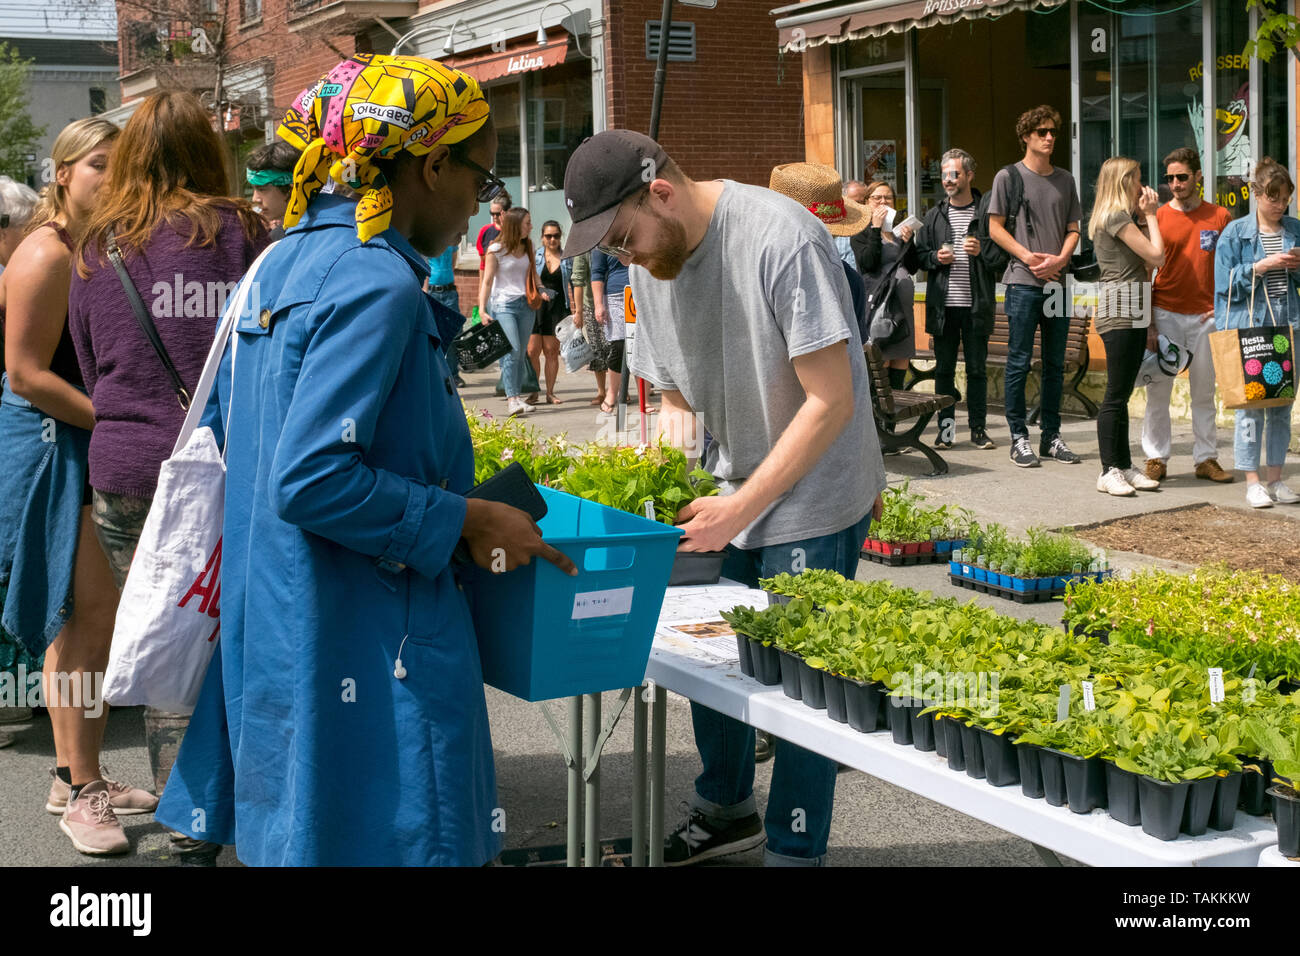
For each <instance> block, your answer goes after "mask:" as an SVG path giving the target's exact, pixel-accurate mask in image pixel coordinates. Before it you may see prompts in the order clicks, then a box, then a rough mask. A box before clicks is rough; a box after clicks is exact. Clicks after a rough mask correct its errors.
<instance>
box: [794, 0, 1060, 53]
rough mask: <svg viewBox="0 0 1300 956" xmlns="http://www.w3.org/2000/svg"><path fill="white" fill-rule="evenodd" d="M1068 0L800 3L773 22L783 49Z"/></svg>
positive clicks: (893, 31) (986, 15) (873, 35)
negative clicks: (778, 32)
mask: <svg viewBox="0 0 1300 956" xmlns="http://www.w3.org/2000/svg"><path fill="white" fill-rule="evenodd" d="M1065 2H1066V0H865V2H863V0H859V2H853V3H843V2H840V3H825V2H820V3H819V2H816V0H814V2H812V3H800V4H795V5H792V6H787V7H779V8H778V9H776V10H773V11H772V13H773V14H775V15H777V17H778V18H777V21H776V26H777V29H778V30H779V31H780V40H779V43H780V47H781V51H782V52H794V53H798V52H800V51H802V50H804V49H806V48H807V47H810V46H821V45H822V44H824V43H843V42H845V41H846V40H861V39H865V38H867V37H878V36H884V35H885V34H887V33H903V32H905V31H907V30H910V29H912V28H913V27H916V28H924V27H932V26H935V25H936V24H940V23H956V22H957V21H958V20H973V19H975V18H977V17H1000V16H1002V15H1003V14H1006V13H1010V12H1012V11H1013V10H1030V9H1046V8H1048V7H1056V6H1060V5H1061V4H1063V3H1065Z"/></svg>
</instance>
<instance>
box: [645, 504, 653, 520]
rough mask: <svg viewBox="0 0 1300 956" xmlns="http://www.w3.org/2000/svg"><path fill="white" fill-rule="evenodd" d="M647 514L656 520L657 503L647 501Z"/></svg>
mask: <svg viewBox="0 0 1300 956" xmlns="http://www.w3.org/2000/svg"><path fill="white" fill-rule="evenodd" d="M645 516H646V517H647V518H649V519H650V520H651V521H654V520H655V503H654V502H653V501H647V502H646V503H645Z"/></svg>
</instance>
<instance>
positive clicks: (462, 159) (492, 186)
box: [451, 153, 506, 218]
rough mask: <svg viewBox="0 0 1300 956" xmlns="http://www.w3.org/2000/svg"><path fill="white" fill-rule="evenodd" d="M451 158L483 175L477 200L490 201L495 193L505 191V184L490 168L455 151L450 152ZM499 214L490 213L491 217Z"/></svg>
mask: <svg viewBox="0 0 1300 956" xmlns="http://www.w3.org/2000/svg"><path fill="white" fill-rule="evenodd" d="M451 158H452V159H454V160H455V161H456V162H458V163H460V164H461V165H462V166H466V167H468V168H470V169H472V170H474V172H476V173H478V174H479V175H480V176H482V177H483V179H484V182H483V185H482V186H480V187H479V188H478V196H477V199H478V201H479V202H491V201H492V199H493V197H494V196H496V195H497V193H503V192H505V191H506V184H505V183H503V182H502V181H501V180H500V179H498V178H497V177H496V176H495V175H493V173H492V171H491V170H490V169H484V168H483V167H482V166H480V165H479V164H478V163H476V162H474V160H472V159H470V158H469V157H468V156H460V155H457V154H456V153H452V154H451ZM499 215H501V214H500V213H493V214H492V216H493V218H496V217H497V216H499Z"/></svg>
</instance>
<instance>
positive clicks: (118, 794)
mask: <svg viewBox="0 0 1300 956" xmlns="http://www.w3.org/2000/svg"><path fill="white" fill-rule="evenodd" d="M99 773H100V776H101V777H102V778H103V780H104V783H106V784H107V785H108V798H109V803H110V804H112V807H113V812H114V813H116V814H118V815H119V816H123V815H125V816H130V815H131V814H133V813H153V812H154V810H156V809H157V808H158V798H157V797H155V796H154V795H153V794H152V793H150V792H149V791H148V790H141V789H140V788H139V787H130V786H127V785H126V784H124V783H119V782H118V781H116V780H110V779H109V777H108V771H107V770H105V769H104V768H103V767H100V768H99ZM50 776H51V777H53V778H54V781H53V782H52V783H51V784H50V795H49V797H48V798H47V799H46V801H45V809H46V811H48V812H49V813H53V814H56V815H61V814H62V813H63V808H64V807H66V806H67V805H68V791H69V790H71V789H72V788H71V787H69V786H68V785H67V784H66V783H64V782H63V781H62V780H60V779H59V776H58V774H57V773H55V772H54V771H53V770H51V771H50Z"/></svg>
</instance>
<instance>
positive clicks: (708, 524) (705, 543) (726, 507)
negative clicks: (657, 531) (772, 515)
mask: <svg viewBox="0 0 1300 956" xmlns="http://www.w3.org/2000/svg"><path fill="white" fill-rule="evenodd" d="M731 499H732V496H731V495H711V496H709V497H707V498H696V499H695V500H694V501H692V502H690V503H688V504H687V505H686V507H684V508H682V509H681V510H680V511H678V512H677V524H678V525H680V526H681V528H682V530H683V531H685V532H686V533H685V534H684V535H683V536H682V539H681V542H680V543H679V544H678V546H677V549H678V550H679V551H721V550H722V549H723V548H725V547H726V546H727V545H729V544H730V543H731V539H732V538H734V537H735V536H736V535H738V534H740V532H741V531H743V530H745V524H746V522H745V520H744V518H743V517H742V516H740V515H738V514H737V511H736V508H735V505H734V503H733V502H732V500H731Z"/></svg>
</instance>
